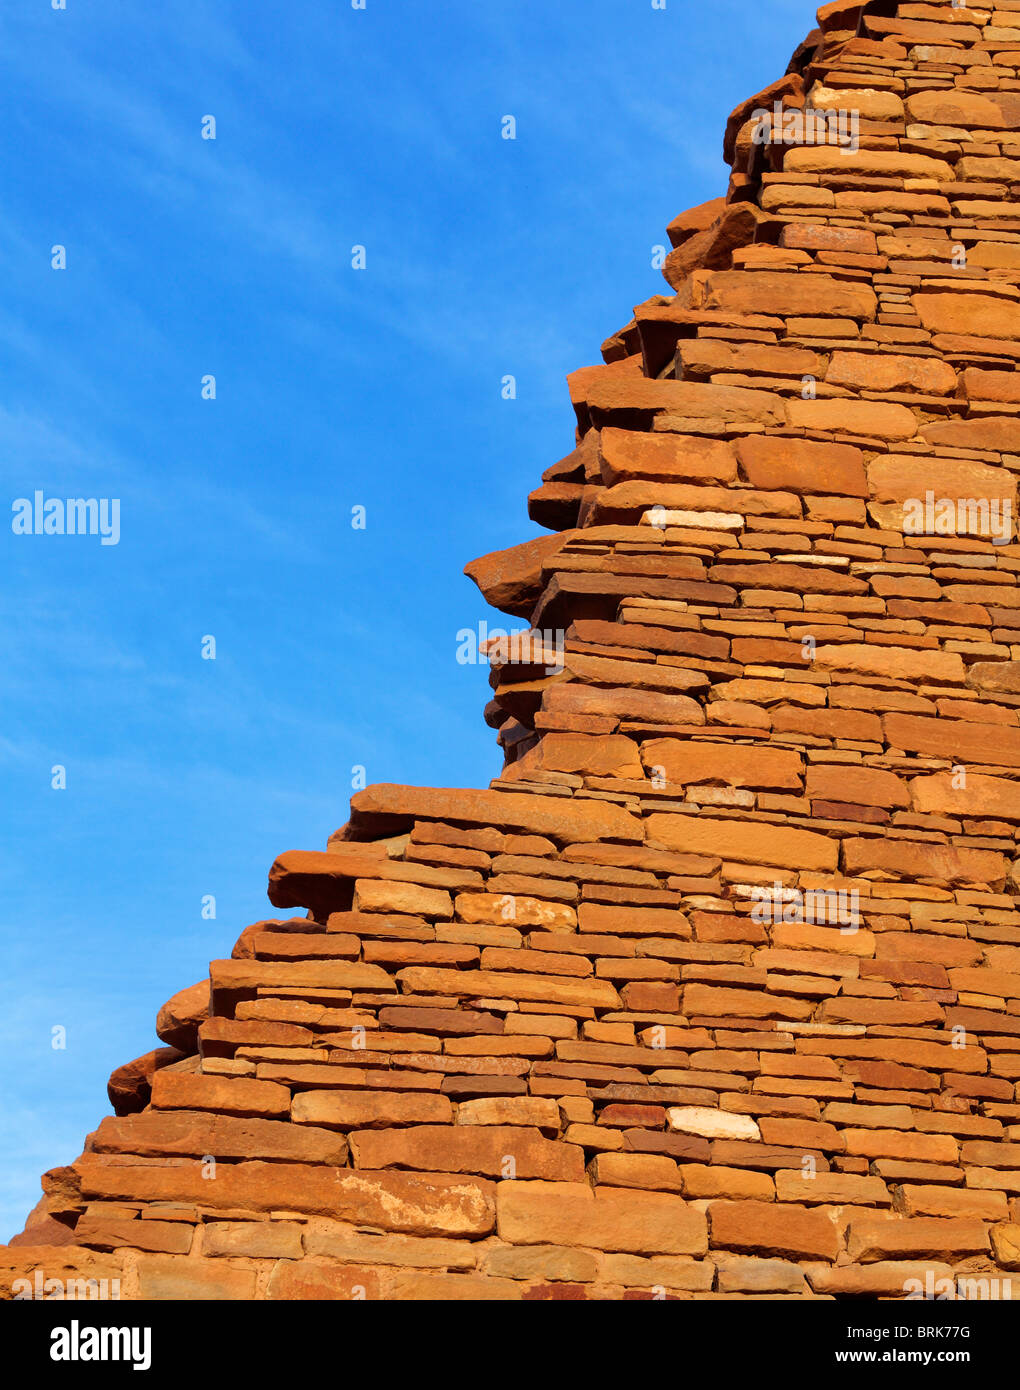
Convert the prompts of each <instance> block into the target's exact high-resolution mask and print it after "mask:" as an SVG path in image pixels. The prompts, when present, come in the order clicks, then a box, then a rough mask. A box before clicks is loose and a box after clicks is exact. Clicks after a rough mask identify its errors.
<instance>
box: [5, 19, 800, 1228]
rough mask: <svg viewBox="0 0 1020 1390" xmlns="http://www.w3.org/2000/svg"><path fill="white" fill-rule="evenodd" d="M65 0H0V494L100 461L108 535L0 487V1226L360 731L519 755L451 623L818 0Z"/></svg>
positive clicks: (354, 756) (444, 772) (329, 801)
mask: <svg viewBox="0 0 1020 1390" xmlns="http://www.w3.org/2000/svg"><path fill="white" fill-rule="evenodd" d="M66 4H67V8H66V10H64V11H59V10H56V11H55V10H53V9H52V8H51V5H50V0H8V2H7V3H5V4H4V6H3V8H2V10H0V108H2V117H3V126H4V131H5V140H4V145H5V174H4V178H3V195H4V196H3V198H2V199H0V274H2V277H3V284H4V293H3V294H2V295H0V383H2V384H0V498H3V499H4V503H3V508H2V510H3V514H4V515H5V516H7V515H10V513H9V507H10V505H11V504H12V503H13V502H14V501H15V499H17V498H21V497H32V496H33V495H34V493H35V492H36V491H37V490H38V491H42V492H43V494H44V496H46V497H58V498H59V497H96V498H109V499H119V501H120V505H121V539H120V543H119V544H118V545H116V546H102V545H101V544H100V542H99V539H98V538H94V537H87V536H76V537H71V536H18V535H15V534H13V531H12V529H11V527H10V525H8V524H7V523H4V525H3V526H2V527H0V615H2V631H3V635H4V653H3V660H2V662H0V709H2V711H3V718H2V721H0V787H2V795H0V890H2V891H0V902H2V908H0V943H2V952H3V956H2V964H3V969H2V970H0V1058H2V1062H0V1115H2V1117H3V1125H2V1127H0V1239H6V1238H8V1237H9V1236H10V1235H12V1234H13V1233H14V1232H15V1231H17V1230H19V1229H20V1228H21V1226H22V1224H23V1222H24V1218H25V1216H26V1214H27V1213H28V1211H29V1209H30V1208H31V1207H32V1206H33V1205H34V1203H35V1201H36V1200H37V1198H38V1193H39V1186H38V1180H39V1175H40V1173H41V1172H42V1171H43V1170H45V1169H46V1168H49V1167H53V1166H55V1165H57V1164H61V1163H67V1162H71V1161H72V1160H73V1159H74V1158H75V1157H76V1156H77V1155H78V1153H79V1152H80V1151H81V1148H82V1141H83V1139H84V1136H85V1134H86V1133H87V1132H88V1131H89V1130H91V1129H94V1128H95V1126H96V1125H97V1124H98V1122H99V1120H100V1118H101V1117H102V1115H103V1114H105V1113H107V1110H108V1105H107V1100H106V1092H105V1085H106V1079H107V1076H108V1075H109V1073H110V1071H111V1070H112V1069H113V1068H114V1067H115V1066H117V1065H119V1064H120V1063H122V1062H125V1061H127V1060H129V1059H131V1058H133V1057H135V1056H137V1055H139V1054H140V1053H142V1052H144V1051H147V1050H148V1049H149V1048H150V1047H153V1046H155V1045H157V1041H158V1040H157V1039H156V1037H155V1034H154V1032H153V1023H154V1017H155V1013H156V1011H157V1009H158V1008H159V1006H160V1005H161V1004H162V1003H163V1002H164V1000H165V999H166V998H168V997H169V996H170V995H171V994H172V993H174V992H175V991H176V990H177V989H179V988H182V987H184V986H185V985H189V984H192V983H193V982H194V981H195V980H198V979H200V978H202V977H203V976H204V975H205V974H206V972H207V965H208V961H209V960H210V958H217V957H221V956H226V955H229V954H230V950H231V948H232V946H233V943H234V941H235V939H236V938H237V936H238V935H239V933H240V932H241V930H242V929H243V928H244V927H245V926H246V925H247V924H248V923H250V922H254V921H257V920H259V919H260V918H262V917H267V916H271V915H272V909H271V908H270V907H269V904H268V902H267V900H266V897H265V883H266V873H267V871H268V868H269V865H270V863H271V862H272V860H273V858H274V857H275V856H276V854H278V853H279V852H281V851H283V850H285V849H291V848H320V847H322V846H323V845H324V842H325V839H326V836H327V835H328V834H329V833H330V832H331V831H333V830H334V829H335V828H336V827H337V826H338V825H341V824H342V823H343V822H344V821H345V820H346V819H347V810H348V800H349V797H350V794H351V789H352V775H353V774H352V769H354V768H357V767H364V768H365V769H366V774H367V777H368V780H369V781H371V782H384V781H396V782H411V783H419V784H425V785H438V786H458V785H462V786H484V785H486V783H487V782H488V781H489V779H490V778H491V777H493V776H495V775H496V774H497V773H498V771H499V767H500V764H501V758H500V756H499V750H498V749H497V747H496V743H495V736H494V734H493V733H492V731H491V730H489V729H487V728H486V726H485V724H484V723H483V722H482V714H481V712H482V708H483V706H484V703H485V701H486V699H487V695H488V685H487V679H486V677H487V672H486V670H485V669H483V668H478V667H471V666H460V665H458V664H457V662H456V660H455V650H456V640H455V639H456V633H457V631H458V630H459V629H461V628H464V627H473V626H475V625H476V624H477V623H478V622H479V621H480V620H481V619H483V618H488V619H489V620H490V622H496V621H498V620H499V615H496V614H493V613H491V612H489V611H487V610H486V608H485V605H484V603H483V602H482V600H481V598H480V597H479V596H478V594H477V592H476V590H475V589H474V586H473V585H472V584H471V582H470V581H469V580H467V579H465V578H464V577H463V576H462V574H461V570H462V568H463V566H464V564H465V563H466V562H467V561H468V560H470V559H473V558H474V557H475V556H476V555H480V554H483V553H485V552H487V551H489V550H494V549H498V548H502V547H504V546H507V545H512V544H515V543H517V542H518V541H521V540H525V539H527V538H529V537H531V536H533V535H535V534H538V528H536V527H535V526H533V525H532V524H531V523H530V522H529V521H528V519H527V514H526V505H525V497H526V494H527V493H528V491H530V490H531V489H532V488H533V487H535V486H537V484H538V481H539V475H540V473H541V471H542V470H543V469H544V468H546V467H548V466H549V465H550V464H551V463H553V462H555V461H556V460H557V459H558V458H560V457H562V456H563V455H564V454H566V453H568V452H569V451H570V449H571V448H572V447H573V415H572V412H571V409H570V405H569V401H568V397H567V392H566V388H565V385H564V380H563V379H564V376H565V375H566V373H567V372H569V371H572V370H573V369H574V368H576V367H579V366H584V365H587V364H589V363H592V362H597V361H599V360H600V358H599V353H598V349H599V345H600V343H601V342H602V340H603V339H604V338H606V337H607V336H609V334H611V333H613V332H614V331H616V330H617V329H618V328H620V327H622V326H623V324H624V323H626V321H627V320H628V318H629V317H630V310H631V307H632V306H633V305H634V304H636V303H638V302H640V301H641V300H643V299H646V298H647V297H648V296H649V295H651V294H655V293H659V292H662V290H663V289H664V288H665V284H664V281H663V280H662V278H661V275H660V274H659V273H658V272H657V271H656V270H654V269H652V266H651V259H652V251H653V248H654V247H655V246H656V245H657V244H661V243H663V242H664V241H665V232H664V229H665V225H666V223H667V222H668V221H669V220H670V219H671V218H672V217H673V216H675V215H676V214H677V213H678V212H680V211H682V210H683V209H684V208H686V207H689V206H691V205H692V204H694V203H698V202H702V201H704V200H705V199H706V198H710V197H716V196H718V195H719V194H721V193H722V192H724V191H725V186H726V178H727V173H728V171H727V169H726V167H725V165H724V164H723V162H722V153H721V151H722V132H723V126H724V122H725V118H726V116H727V114H728V112H729V111H730V109H731V108H732V107H733V106H734V105H736V103H737V102H738V101H740V100H742V99H744V98H745V97H747V96H750V95H751V94H752V93H753V92H755V91H757V90H759V89H760V88H761V87H763V86H764V85H765V84H766V83H768V82H770V81H772V80H773V79H774V78H776V77H778V76H780V75H781V74H782V72H783V71H784V70H785V68H786V64H787V62H788V61H789V57H790V54H791V53H792V51H793V49H794V47H795V46H796V44H797V43H798V42H799V41H800V40H801V39H802V38H803V36H804V34H805V32H806V31H807V30H808V28H810V26H811V24H812V22H813V11H812V9H811V6H810V4H808V3H802V0H770V3H769V4H768V5H755V4H751V3H749V0H711V3H710V4H700V3H693V0H667V7H666V9H665V10H653V9H652V6H651V0H506V3H499V0H367V7H366V9H365V10H364V11H355V10H353V9H352V8H351V6H350V5H349V4H348V3H347V0H301V3H300V4H295V3H293V0H245V3H234V0H161V3H159V4H158V5H156V4H139V3H138V0H66ZM207 115H213V116H215V118H216V137H217V138H216V140H215V141H212V140H203V139H202V138H201V129H202V120H203V117H205V116H207ZM506 115H513V116H514V117H515V118H516V120H517V139H516V140H515V141H507V140H503V139H502V138H501V133H500V132H501V120H502V118H503V117H504V116H506ZM56 245H61V246H64V247H66V259H67V267H66V269H65V270H54V269H53V268H52V266H51V248H52V247H54V246H56ZM355 245H362V246H364V247H365V249H366V267H365V269H364V270H355V269H353V268H352V264H351V259H352V258H351V249H352V247H353V246H355ZM508 374H512V375H513V376H514V377H516V379H517V383H518V385H517V391H518V394H517V399H516V400H511V401H508V400H504V399H503V398H502V395H501V390H500V384H501V381H502V379H503V377H504V376H506V375H508ZM207 375H214V376H215V378H216V399H215V400H214V401H213V400H203V399H202V379H203V377H205V376H207ZM358 506H361V507H365V508H366V509H367V510H366V526H365V529H363V530H355V529H353V528H352V526H351V515H352V508H353V507H358ZM210 635H211V636H213V637H215V639H216V644H217V655H216V660H215V661H208V660H203V659H202V650H201V649H202V640H203V638H204V637H206V636H210ZM58 764H59V765H62V766H63V767H65V768H66V780H67V785H66V789H64V790H55V789H54V788H53V787H52V786H51V781H52V776H51V769H52V768H53V767H54V766H56V765H58ZM209 894H211V895H215V898H216V919H215V920H203V918H202V912H201V907H202V900H203V897H204V896H205V895H209ZM58 1027H59V1028H63V1029H65V1030H66V1047H64V1048H63V1049H54V1047H53V1046H52V1037H53V1029H54V1028H58Z"/></svg>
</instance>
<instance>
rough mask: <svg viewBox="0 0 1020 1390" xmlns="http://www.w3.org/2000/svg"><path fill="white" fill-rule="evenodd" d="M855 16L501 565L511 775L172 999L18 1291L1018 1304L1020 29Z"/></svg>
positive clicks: (741, 161) (437, 818) (730, 147)
mask: <svg viewBox="0 0 1020 1390" xmlns="http://www.w3.org/2000/svg"><path fill="white" fill-rule="evenodd" d="M819 24H820V26H821V27H820V28H819V29H818V30H815V31H814V32H813V33H812V34H811V35H810V36H809V38H808V39H807V40H806V41H805V43H804V44H803V45H802V46H801V48H800V49H799V50H798V52H797V54H796V55H795V56H794V60H793V62H792V63H791V67H790V70H789V71H788V73H787V74H786V75H785V76H784V77H782V78H781V79H780V80H779V81H778V82H776V83H775V84H773V86H772V87H770V88H769V89H767V91H766V92H765V93H763V94H761V95H760V96H759V97H756V98H753V99H752V100H750V101H749V102H748V103H746V104H745V105H744V106H743V107H741V108H740V109H738V111H737V112H735V113H734V116H733V118H732V119H731V121H730V125H729V129H728V131H727V134H726V142H725V147H726V157H727V159H728V161H729V162H730V163H731V165H732V168H733V175H732V178H731V181H730V184H729V188H728V192H727V196H726V198H724V199H722V198H721V199H719V200H718V201H716V202H713V203H710V204H708V205H706V206H704V207H701V208H698V209H695V210H694V211H692V212H689V213H686V214H684V215H682V216H681V217H679V218H678V219H677V220H676V221H675V222H674V223H673V224H672V225H671V227H670V229H669V230H670V237H671V241H672V244H673V247H674V249H673V251H672V253H671V255H670V256H669V258H668V260H667V261H666V264H665V267H664V271H665V275H666V279H667V281H668V282H669V287H670V291H671V292H670V293H669V294H668V295H663V296H658V297H656V298H654V299H653V300H651V301H649V302H648V303H646V304H642V305H640V306H639V307H638V308H637V309H636V311H635V313H634V317H633V319H632V320H631V321H630V322H629V323H628V324H627V326H626V327H625V328H623V329H622V330H621V331H620V332H619V333H618V334H616V335H615V336H614V337H613V338H611V339H610V340H609V341H608V342H607V343H606V344H605V346H604V349H603V355H604V358H605V365H602V366H598V367H587V368H584V369H582V370H581V371H578V372H576V373H575V374H574V375H573V376H572V377H571V378H570V392H571V399H572V402H573V405H574V409H575V412H576V415H577V436H576V442H577V447H576V448H575V450H574V452H573V453H571V454H570V455H569V457H567V458H565V459H564V460H563V461H562V462H561V463H558V464H556V465H555V466H554V467H552V468H550V469H549V471H548V472H547V473H546V475H545V477H544V480H543V483H542V486H541V487H540V488H539V489H538V490H537V491H536V492H535V493H534V494H533V495H532V497H531V501H530V508H531V515H532V516H533V517H534V519H535V520H537V521H539V522H540V523H542V524H543V525H544V526H546V527H548V528H550V529H551V530H552V531H553V534H552V535H550V536H548V537H546V538H544V539H542V540H539V541H533V542H530V543H528V544H527V545H524V546H521V547H518V548H516V549H514V550H511V551H507V552H503V553H502V554H499V555H495V556H488V557H486V558H484V559H482V560H479V561H476V562H474V563H473V564H472V565H471V566H469V567H468V571H469V573H470V574H472V576H473V577H474V578H475V580H476V582H477V583H478V584H479V587H480V588H481V589H482V591H483V592H484V593H485V594H486V596H487V597H488V598H489V599H490V601H491V602H492V603H494V604H495V605H496V606H498V607H499V608H501V609H502V610H503V611H505V612H507V613H509V614H512V615H515V616H516V617H519V618H524V619H525V620H529V621H530V624H531V628H532V629H533V630H534V634H535V635H534V636H533V637H532V638H530V639H528V640H527V641H526V642H524V643H520V642H518V643H516V644H515V643H512V642H510V641H506V640H504V641H501V642H498V643H497V644H496V645H495V647H494V649H493V650H492V652H491V659H492V662H493V670H492V685H493V698H492V702H491V703H490V705H489V707H488V709H487V711H486V717H487V719H488V721H489V722H490V724H491V725H492V726H493V727H494V728H497V729H498V730H499V738H500V741H501V743H502V745H503V748H504V750H505V753H506V759H507V763H506V768H505V770H504V772H503V774H502V776H501V777H500V778H499V779H498V780H497V781H496V782H495V783H493V784H492V786H491V787H490V788H489V789H488V790H473V791H466V790H435V789H421V788H412V787H398V786H377V787H371V788H369V789H368V790H366V791H364V792H361V793H359V794H358V795H357V796H355V798H354V800H353V803H352V810H351V818H350V821H349V823H348V824H347V825H346V826H344V827H343V829H341V830H340V831H338V832H337V834H336V835H334V836H333V838H332V839H331V840H330V842H329V845H328V848H327V849H326V850H325V851H322V852H312V851H295V852H291V853H287V854H284V855H283V856H282V857H281V858H280V859H279V860H278V861H277V863H276V864H275V865H274V866H273V869H272V873H271V878H270V898H271V900H272V902H273V904H274V905H275V906H276V907H277V908H278V909H281V910H282V911H283V912H284V914H286V912H288V911H291V910H293V911H295V912H300V913H304V914H306V915H296V916H293V917H290V918H289V919H288V918H286V915H285V917H284V920H278V921H269V922H262V923H259V924H257V925H256V926H253V927H249V928H248V929H247V930H246V931H245V932H244V933H243V934H242V936H241V939H240V941H239V942H238V944H237V946H236V947H235V949H234V951H233V955H232V957H231V958H230V959H229V960H220V961H214V962H213V964H212V966H211V970H210V981H209V982H203V983H202V984H201V985H198V986H195V987H193V988H192V989H191V990H187V991H184V992H183V993H182V994H181V995H179V996H175V998H174V999H173V1000H171V1002H170V1003H169V1004H168V1005H167V1006H166V1008H164V1010H163V1011H162V1012H161V1014H160V1018H159V1023H158V1028H157V1031H158V1034H159V1036H160V1038H161V1039H162V1040H163V1042H164V1043H165V1044H166V1046H165V1047H163V1048H161V1049H159V1050H157V1051H156V1052H155V1053H152V1054H150V1055H149V1056H148V1057H145V1058H141V1059H138V1060H137V1061H136V1062H132V1063H130V1064H128V1065H127V1066H126V1067H123V1068H121V1069H120V1070H119V1071H118V1072H116V1073H114V1076H113V1077H112V1078H111V1099H112V1101H113V1104H114V1107H115V1109H116V1112H117V1116H116V1118H107V1119H104V1120H103V1121H102V1123H101V1124H100V1126H99V1128H98V1129H97V1131H96V1132H95V1134H93V1135H91V1136H90V1137H89V1140H88V1142H87V1145H86V1151H85V1153H84V1154H83V1155H82V1157H81V1158H80V1159H79V1160H78V1161H77V1162H76V1163H74V1164H73V1165H72V1166H71V1167H70V1168H67V1169H61V1170H58V1171H56V1172H54V1173H51V1174H48V1175H47V1177H46V1179H45V1180H44V1189H45V1193H46V1195H45V1197H44V1199H43V1201H42V1202H41V1203H40V1205H39V1207H38V1208H37V1209H36V1211H35V1212H34V1213H33V1214H32V1216H31V1218H30V1219H29V1223H28V1226H27V1228H26V1231H25V1234H24V1235H23V1236H21V1237H18V1238H17V1240H16V1241H15V1242H14V1243H13V1244H12V1246H11V1247H10V1248H9V1249H8V1250H6V1251H4V1252H3V1255H2V1261H0V1263H2V1276H0V1277H2V1283H3V1286H4V1288H5V1289H6V1290H7V1291H8V1292H9V1291H10V1290H11V1288H12V1286H13V1281H14V1279H16V1278H18V1277H22V1276H24V1275H26V1274H27V1275H29V1276H32V1275H34V1272H35V1271H36V1270H39V1271H42V1272H43V1274H44V1275H45V1276H46V1277H54V1278H67V1277H71V1276H73V1275H92V1276H94V1277H96V1278H100V1277H107V1278H118V1279H120V1280H121V1281H122V1292H123V1296H126V1297H141V1298H178V1297H185V1298H204V1297H232V1298H243V1299H248V1298H339V1299H343V1298H350V1297H359V1296H365V1297H368V1298H373V1299H374V1298H397V1299H400V1298H405V1299H406V1298H438V1299H461V1298H466V1299H473V1298H495V1299H516V1298H556V1297H563V1298H585V1297H588V1298H612V1299H620V1298H642V1297H653V1296H661V1295H662V1292H663V1291H665V1292H666V1293H667V1295H668V1296H670V1297H681V1298H690V1297H739V1296H745V1295H758V1294H766V1295H775V1296H793V1297H802V1298H808V1297H819V1296H829V1295H840V1294H842V1295H847V1294H858V1295H865V1296H868V1295H870V1296H879V1295H881V1296H892V1297H903V1296H905V1295H908V1294H910V1293H912V1292H913V1293H916V1292H918V1287H919V1286H920V1288H921V1289H924V1288H925V1287H927V1288H928V1289H931V1288H933V1287H937V1288H938V1289H940V1290H942V1291H945V1290H946V1289H952V1288H953V1287H955V1286H956V1281H957V1280H959V1279H960V1278H961V1277H962V1278H964V1279H966V1278H974V1279H988V1280H997V1281H1000V1282H999V1284H998V1285H997V1286H995V1287H998V1288H1000V1289H1004V1288H1006V1281H1008V1280H1009V1274H1010V1271H1016V1270H1020V1207H1018V1202H1020V1104H1018V1101H1017V1082H1018V1079H1020V914H1018V912H1017V910H1016V909H1017V903H1016V898H1017V891H1018V884H1017V854H1018V850H1017V833H1018V826H1020V787H1018V775H1020V665H1018V654H1020V587H1018V574H1020V545H1018V544H1017V539H1016V500H1017V477H1018V474H1020V427H1018V418H1017V417H1018V411H1020V385H1018V383H1020V375H1018V374H1017V371H1016V364H1017V360H1018V358H1020V204H1018V202H1017V200H1016V192H1017V188H1018V186H1020V76H1018V68H1020V0H999V3H998V4H997V5H996V6H995V8H994V10H993V9H992V8H991V7H980V6H968V7H966V8H960V9H957V8H954V7H953V6H952V5H951V4H950V3H948V0H945V2H943V3H931V4H905V3H904V4H898V5H897V4H895V3H888V2H883V0H879V3H871V4H864V5H862V4H860V3H847V0H837V3H836V4H831V5H828V6H826V7H825V8H824V9H823V10H822V11H821V12H820V15H819ZM776 103H778V104H779V113H778V115H776V114H774V115H773V122H772V126H773V128H772V129H771V132H769V131H768V130H767V128H766V126H765V125H764V123H763V122H762V120H761V118H760V116H756V115H755V112H756V111H757V110H758V109H759V108H763V107H764V108H767V109H768V110H770V111H772V112H773V113H775V112H776V106H775V104H776ZM805 108H807V109H808V114H807V115H806V116H805V114H804V111H805ZM812 112H814V113H815V114H811V113H812ZM784 113H785V114H784ZM818 113H821V114H818ZM825 113H829V114H828V115H826V114H825ZM766 135H770V137H771V138H767V139H766V138H763V137H764V136H766ZM823 138H824V142H823ZM830 138H837V139H842V140H843V141H844V142H845V143H844V144H843V145H834V144H832V143H829V142H828V141H829V139H830ZM784 142H785V143H784ZM912 1281H919V1284H918V1283H915V1282H912ZM1018 1288H1020V1279H1018ZM1007 1295H1008V1290H1007Z"/></svg>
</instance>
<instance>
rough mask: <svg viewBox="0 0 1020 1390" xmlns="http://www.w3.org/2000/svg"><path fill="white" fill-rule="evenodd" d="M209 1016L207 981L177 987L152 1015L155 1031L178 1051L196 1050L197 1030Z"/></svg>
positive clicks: (169, 1045)
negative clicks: (180, 988) (171, 996)
mask: <svg viewBox="0 0 1020 1390" xmlns="http://www.w3.org/2000/svg"><path fill="white" fill-rule="evenodd" d="M208 1017H209V981H208V980H200V981H199V982H198V984H197V985H191V986H189V988H188V989H182V990H178V992H177V993H176V994H175V995H174V996H173V998H172V999H168V1000H167V1002H166V1003H165V1004H164V1005H163V1007H162V1008H161V1009H160V1011H159V1013H158V1014H157V1016H156V1034H157V1036H158V1037H160V1038H162V1040H163V1041H164V1042H165V1043H166V1045H167V1046H168V1047H176V1048H177V1049H178V1050H179V1051H180V1052H197V1051H198V1030H199V1027H200V1025H201V1024H202V1023H204V1022H205V1020H206V1019H207V1018H208Z"/></svg>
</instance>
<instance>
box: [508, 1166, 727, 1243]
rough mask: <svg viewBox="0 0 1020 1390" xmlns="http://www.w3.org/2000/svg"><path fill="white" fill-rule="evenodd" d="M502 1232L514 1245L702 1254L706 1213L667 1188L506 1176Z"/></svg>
mask: <svg viewBox="0 0 1020 1390" xmlns="http://www.w3.org/2000/svg"><path fill="white" fill-rule="evenodd" d="M496 1196H497V1211H498V1232H499V1235H500V1236H501V1238H502V1239H503V1240H506V1241H509V1242H510V1243H511V1244H514V1245H542V1244H547V1243H549V1242H552V1243H554V1244H556V1245H568V1246H570V1245H583V1246H589V1247H590V1246H594V1247H595V1248H596V1249H599V1250H607V1251H619V1252H621V1253H626V1254H633V1255H704V1254H705V1253H706V1251H707V1249H708V1239H707V1227H706V1222H705V1217H704V1215H703V1214H702V1213H701V1212H700V1211H697V1210H696V1209H695V1208H694V1207H692V1206H689V1205H688V1204H687V1203H686V1202H684V1201H683V1200H682V1199H681V1198H679V1197H674V1196H672V1195H670V1194H668V1193H658V1192H631V1191H623V1190H621V1189H619V1188H605V1187H600V1188H596V1189H595V1190H594V1191H593V1190H592V1189H591V1188H590V1187H589V1186H588V1185H587V1183H549V1182H503V1183H500V1185H499V1187H498V1189H497V1194H496Z"/></svg>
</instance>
